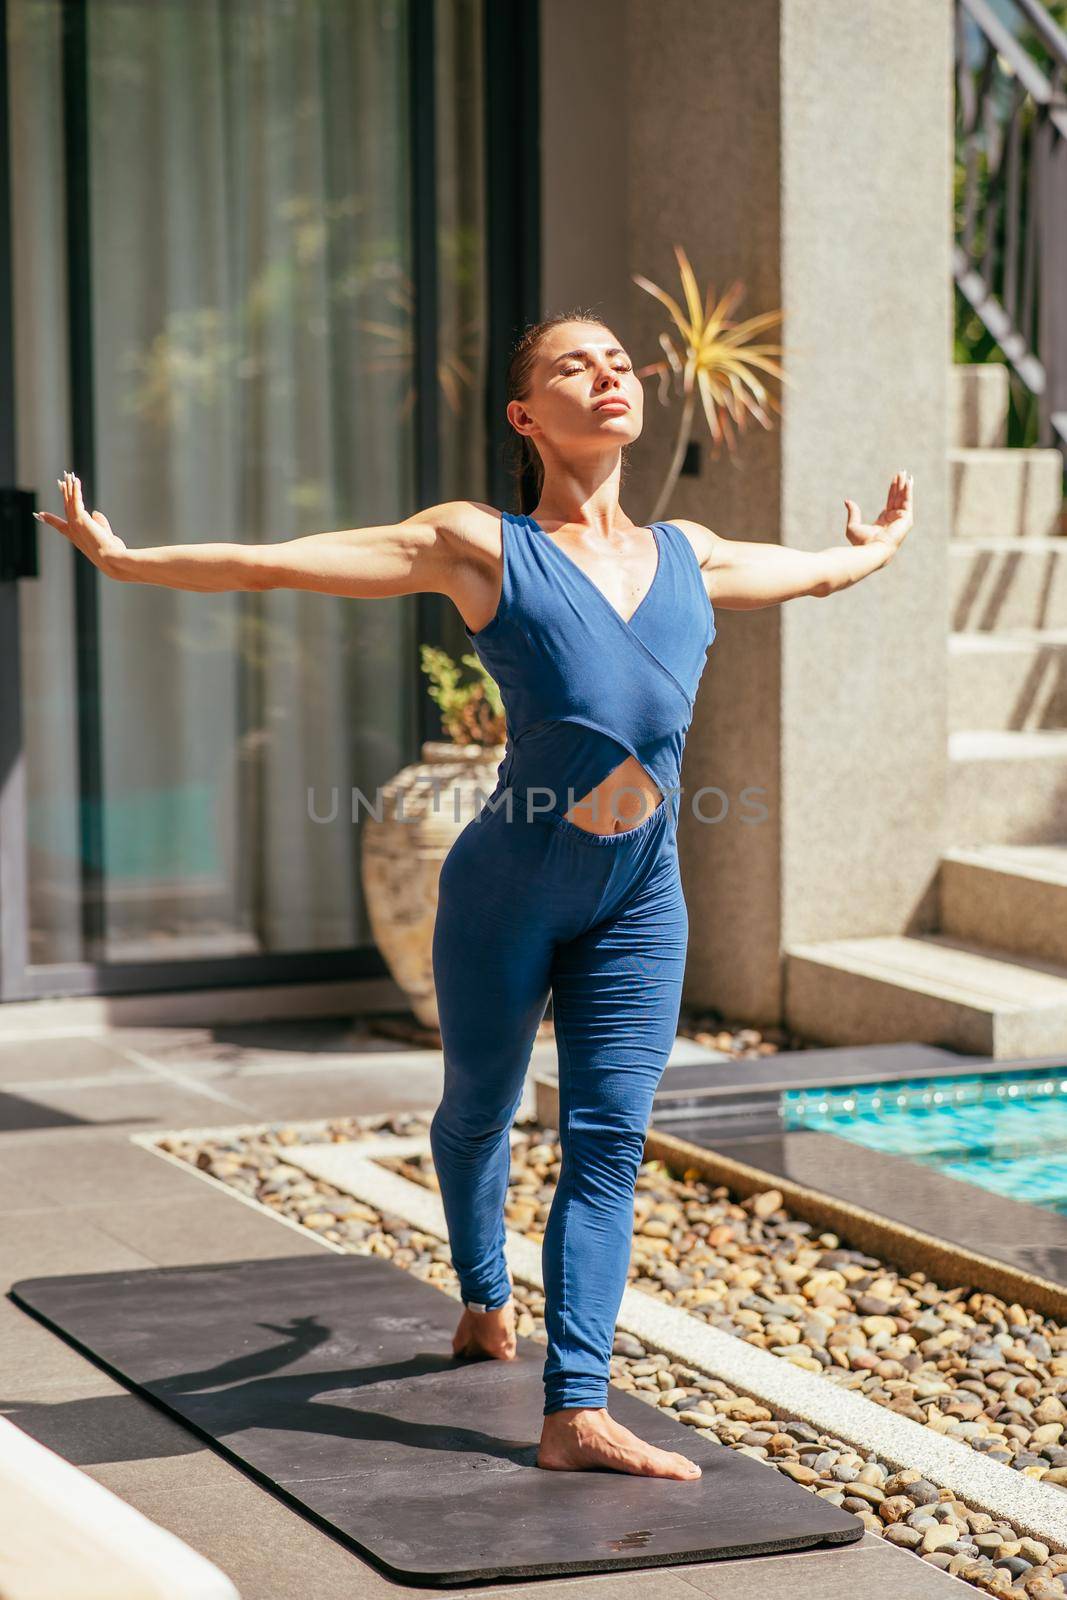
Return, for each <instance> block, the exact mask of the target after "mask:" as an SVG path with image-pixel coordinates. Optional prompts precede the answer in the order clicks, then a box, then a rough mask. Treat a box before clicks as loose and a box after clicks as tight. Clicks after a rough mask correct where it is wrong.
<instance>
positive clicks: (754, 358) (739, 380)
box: [633, 244, 789, 522]
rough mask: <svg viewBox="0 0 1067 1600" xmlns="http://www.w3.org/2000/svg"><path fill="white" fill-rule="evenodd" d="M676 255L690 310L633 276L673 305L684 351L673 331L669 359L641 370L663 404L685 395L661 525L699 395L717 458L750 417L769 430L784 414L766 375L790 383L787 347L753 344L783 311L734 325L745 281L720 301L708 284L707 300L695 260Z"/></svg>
mask: <svg viewBox="0 0 1067 1600" xmlns="http://www.w3.org/2000/svg"><path fill="white" fill-rule="evenodd" d="M674 254H675V256H676V258H677V261H678V271H679V274H680V276H681V280H682V293H683V297H684V299H685V306H686V309H685V311H683V310H682V308H681V306H680V305H679V304H678V302H677V300H676V299H675V298H674V296H673V295H671V294H668V292H667V291H666V290H665V289H661V288H660V287H659V285H658V284H656V283H653V282H652V281H651V280H650V279H649V278H646V277H644V276H643V274H642V273H639V272H635V273H634V274H633V281H634V282H635V283H636V284H637V285H638V287H639V288H642V289H645V290H647V292H648V293H649V294H651V295H654V296H655V298H656V299H657V300H659V301H660V302H661V304H662V305H664V306H666V308H667V310H668V311H669V313H670V315H671V319H672V321H673V322H674V325H675V327H676V329H677V330H678V334H679V335H680V338H681V350H678V349H676V348H675V344H674V341H673V339H672V338H671V335H670V333H669V332H667V331H664V332H663V333H661V334H660V335H659V344H660V347H661V348H662V350H663V352H664V355H665V356H666V360H665V361H654V362H652V363H651V364H650V365H649V366H646V367H641V368H639V369H638V376H639V377H642V378H648V377H658V378H659V380H660V382H659V400H660V402H661V404H664V405H665V404H667V403H668V402H669V399H670V392H671V387H672V385H671V380H672V378H673V380H674V388H675V390H676V391H677V390H680V392H681V396H682V407H681V415H680V416H679V419H678V433H677V438H676V440H675V446H674V454H673V455H672V457H671V463H670V466H669V468H668V470H667V476H666V478H665V479H664V481H663V486H662V488H661V489H660V492H659V498H658V499H657V501H656V504H655V507H654V508H653V511H652V514H651V516H650V517H649V519H648V520H649V521H650V522H656V521H658V520H659V518H660V517H661V516H662V515H663V512H664V510H665V509H666V506H667V502H668V501H669V499H670V497H671V495H672V494H673V492H674V486H675V484H676V483H677V481H678V475H679V473H680V472H681V470H682V462H683V461H684V459H685V453H686V450H687V449H688V447H689V442H690V439H691V438H692V434H693V420H694V417H695V415H696V403H697V397H698V396H699V398H700V401H701V403H702V405H703V408H704V416H705V418H706V419H707V424H708V431H709V433H710V434H711V438H712V441H713V446H714V449H713V452H712V453H713V454H718V452H719V450H720V449H721V447H722V445H723V444H724V443H725V445H726V446H727V448H728V449H729V450H731V451H732V450H734V449H735V448H736V444H737V439H738V437H739V435H740V434H741V433H742V432H743V430H744V428H745V425H746V423H747V421H748V420H749V418H750V417H755V419H756V421H757V422H758V423H759V424H760V425H761V427H764V428H770V427H771V426H772V422H771V418H770V415H769V413H770V412H771V411H778V412H780V411H781V409H782V408H781V404H780V402H779V401H778V400H777V399H776V398H775V396H774V395H773V394H771V392H770V391H769V390H768V388H767V386H766V385H765V384H764V382H763V380H762V379H761V377H760V373H761V372H762V373H767V374H768V375H769V376H771V377H773V378H777V379H778V380H779V382H781V383H783V384H784V383H787V382H788V381H789V380H788V379H787V377H786V375H785V373H784V372H783V370H782V368H781V366H780V365H779V364H778V362H776V361H774V360H773V359H772V358H773V357H774V356H775V355H782V354H783V353H784V350H783V347H782V346H781V345H777V344H753V343H752V342H751V341H752V339H753V338H754V336H755V335H756V334H758V333H762V332H763V330H764V329H765V328H769V327H771V326H773V324H774V323H776V322H780V321H781V320H782V317H783V315H784V312H783V311H781V310H778V311H763V312H760V314H759V315H758V316H755V317H749V318H748V320H747V321H745V322H734V321H733V320H732V313H733V311H734V308H735V307H736V306H737V304H738V302H739V301H740V300H741V298H742V297H743V295H744V292H745V290H744V284H743V282H742V281H741V279H739V278H738V279H736V280H735V281H734V282H733V283H732V284H731V285H730V287H729V288H728V289H727V290H726V292H725V294H724V295H723V296H722V298H721V299H720V300H718V301H716V300H715V291H714V290H713V288H712V287H711V285H710V284H709V285H708V289H707V293H706V295H705V297H704V300H703V302H702V301H701V298H700V290H699V288H698V286H697V280H696V274H695V273H694V271H693V268H692V266H691V265H690V262H689V257H688V255H687V254H686V252H685V250H684V249H683V248H682V246H681V245H678V244H676V245H675V246H674Z"/></svg>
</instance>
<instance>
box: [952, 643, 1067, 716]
mask: <svg viewBox="0 0 1067 1600" xmlns="http://www.w3.org/2000/svg"><path fill="white" fill-rule="evenodd" d="M948 718H949V729H950V731H951V732H952V733H957V732H959V731H961V730H965V729H968V728H1000V729H1008V730H1010V729H1020V728H1067V627H1065V628H1010V629H1009V628H1005V629H1004V630H1003V631H1002V632H1000V633H951V634H949V639H948Z"/></svg>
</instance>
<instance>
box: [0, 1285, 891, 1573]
mask: <svg viewBox="0 0 1067 1600" xmlns="http://www.w3.org/2000/svg"><path fill="white" fill-rule="evenodd" d="M11 1295H12V1297H13V1298H14V1299H15V1300H16V1301H17V1302H18V1303H19V1304H20V1305H22V1306H24V1307H25V1308H26V1309H27V1310H28V1311H32V1312H33V1313H34V1314H35V1315H36V1316H38V1317H39V1318H41V1319H42V1320H43V1321H44V1322H46V1323H47V1324H48V1325H49V1326H50V1327H52V1328H54V1329H55V1330H56V1331H57V1332H59V1333H61V1334H63V1335H64V1337H65V1338H67V1339H68V1340H70V1341H71V1342H73V1343H74V1344H76V1345H77V1346H78V1347H79V1348H80V1349H82V1350H84V1351H86V1352H87V1353H88V1354H89V1355H91V1356H92V1357H93V1359H94V1360H95V1361H97V1362H98V1363H100V1364H101V1365H102V1366H104V1367H106V1368H107V1369H108V1370H109V1371H111V1372H113V1373H114V1374H115V1375H116V1376H117V1377H119V1378H121V1379H122V1380H123V1382H124V1383H126V1384H128V1385H129V1386H130V1387H131V1388H134V1389H136V1390H138V1391H139V1392H141V1393H142V1394H144V1395H146V1396H148V1397H149V1398H150V1399H151V1400H153V1401H155V1402H156V1403H157V1404H159V1405H161V1406H163V1407H164V1408H165V1409H166V1410H167V1411H169V1412H172V1413H173V1414H174V1415H175V1416H176V1417H178V1418H180V1420H181V1421H182V1422H183V1423H185V1424H186V1425H187V1426H189V1427H190V1428H192V1429H194V1430H195V1431H196V1432H197V1433H198V1434H200V1435H202V1436H203V1437H204V1438H205V1439H207V1440H208V1441H209V1443H211V1444H213V1445H215V1446H216V1447H217V1448H218V1449H219V1450H221V1451H223V1452H224V1454H225V1455H227V1456H228V1457H230V1458H231V1459H232V1460H234V1461H236V1462H237V1463H238V1464H239V1465H240V1466H242V1467H243V1468H245V1469H246V1470H247V1471H248V1472H250V1473H251V1474H252V1475H253V1476H254V1477H255V1478H256V1479H257V1480H258V1481H259V1482H260V1483H262V1484H264V1485H265V1486H266V1487H268V1488H269V1489H271V1490H273V1491H274V1492H275V1493H277V1494H280V1495H281V1496H283V1497H284V1498H285V1499H286V1500H288V1501H289V1502H291V1503H292V1504H293V1505H295V1506H296V1508H297V1509H298V1510H300V1511H302V1512H304V1513H305V1514H306V1515H307V1516H310V1517H311V1518H312V1519H313V1520H314V1521H316V1522H317V1523H319V1524H321V1525H322V1526H323V1527H325V1528H326V1529H327V1530H328V1531H329V1532H330V1533H332V1534H334V1535H335V1536H336V1537H338V1538H339V1539H341V1540H343V1541H345V1542H346V1543H348V1544H349V1545H351V1546H353V1547H354V1548H355V1549H356V1550H358V1551H359V1552H360V1554H361V1555H363V1556H366V1557H367V1558H369V1559H370V1560H371V1561H373V1562H375V1563H376V1564H377V1565H378V1566H379V1567H381V1568H382V1569H383V1570H385V1571H386V1572H387V1573H389V1574H390V1575H391V1576H393V1577H395V1578H398V1579H400V1580H402V1581H406V1582H409V1583H413V1584H418V1585H423V1586H426V1585H447V1584H462V1583H471V1582H476V1581H477V1580H479V1579H491V1578H503V1577H527V1576H531V1577H535V1576H538V1577H539V1576H545V1575H550V1574H554V1573H568V1572H601V1571H611V1570H614V1569H616V1568H619V1569H621V1568H628V1567H655V1566H667V1565H673V1564H675V1563H678V1562H687V1561H703V1560H713V1559H715V1558H717V1557H725V1556H741V1555H749V1554H753V1555H754V1554H767V1553H769V1552H774V1551H780V1550H802V1549H806V1548H810V1547H812V1546H815V1545H827V1544H850V1543H851V1542H852V1541H853V1540H856V1539H859V1538H860V1537H861V1536H862V1534H863V1525H862V1524H861V1523H860V1522H859V1520H858V1519H857V1518H856V1517H853V1516H851V1515H849V1514H848V1513H847V1512H845V1511H842V1510H840V1509H838V1508H837V1507H835V1506H832V1505H830V1504H829V1503H828V1502H827V1501H825V1500H820V1499H819V1498H818V1497H817V1496H816V1495H813V1494H811V1493H809V1492H808V1491H807V1490H805V1489H802V1488H800V1487H799V1486H798V1485H797V1484H795V1483H792V1482H791V1481H790V1480H789V1479H788V1478H786V1477H783V1476H782V1475H781V1474H780V1473H778V1472H777V1471H775V1470H774V1469H773V1468H771V1467H767V1466H765V1465H763V1464H762V1463H760V1462H758V1461H755V1460H752V1459H751V1458H750V1457H748V1456H744V1455H740V1454H738V1452H737V1451H735V1450H730V1449H728V1448H727V1447H726V1446H724V1445H720V1444H717V1443H715V1442H713V1441H712V1440H710V1439H704V1438H702V1437H701V1436H700V1435H699V1434H698V1433H696V1432H695V1431H694V1430H693V1429H692V1428H689V1427H687V1426H686V1425H685V1424H684V1423H680V1422H678V1421H676V1420H674V1419H673V1418H672V1417H671V1416H670V1414H669V1413H668V1412H667V1411H664V1410H657V1409H656V1408H654V1407H652V1406H649V1405H646V1404H645V1403H644V1402H642V1401H640V1400H636V1399H634V1398H633V1397H632V1396H631V1395H628V1394H625V1393H624V1392H622V1391H621V1390H619V1389H616V1388H612V1389H611V1390H610V1394H609V1402H608V1409H609V1411H610V1413H611V1415H612V1416H614V1417H616V1418H617V1419H618V1421H620V1422H622V1423H624V1424H625V1425H626V1426H627V1427H630V1428H632V1429H633V1431H634V1432H635V1433H637V1434H639V1435H640V1436H641V1437H642V1438H644V1439H647V1440H649V1441H650V1442H651V1443H653V1444H657V1445H661V1446H663V1447H664V1448H666V1449H672V1450H679V1451H681V1452H683V1453H684V1454H685V1455H687V1456H689V1457H690V1458H691V1459H692V1460H695V1461H698V1462H699V1464H700V1466H701V1468H702V1469H703V1475H702V1476H701V1477H700V1478H698V1479H696V1480H693V1481H691V1482H686V1481H681V1480H673V1479H662V1478H660V1479H657V1478H641V1477H635V1476H632V1475H629V1474H624V1473H617V1472H611V1471H606V1470H595V1471H581V1472H553V1471H547V1470H545V1469H543V1468H540V1467H537V1466H535V1465H534V1458H535V1455H536V1452H537V1441H538V1438H539V1436H540V1432H541V1421H542V1406H543V1404H544V1399H543V1391H542V1386H541V1370H542V1367H543V1364H544V1359H545V1347H544V1346H543V1345H541V1344H536V1343H535V1342H534V1341H533V1340H532V1339H520V1340H519V1355H518V1358H517V1359H516V1360H515V1361H510V1362H508V1361H492V1360H474V1361H470V1360H460V1359H457V1358H456V1357H455V1356H453V1355H452V1350H451V1338H452V1334H453V1332H454V1330H455V1328H456V1325H457V1322H458V1320H459V1315H460V1307H459V1305H458V1303H457V1302H456V1301H455V1300H453V1299H452V1298H451V1297H450V1296H448V1295H446V1294H443V1293H442V1292H441V1291H440V1290H439V1289H435V1288H434V1287H433V1286H432V1285H431V1284H428V1283H424V1282H422V1281H421V1280H419V1279H418V1278H415V1277H413V1276H412V1275H411V1274H410V1273H409V1272H406V1271H405V1270H404V1269H403V1268H402V1267H397V1266H394V1264H393V1263H392V1262H391V1261H385V1260H382V1259H380V1258H378V1257H376V1256H356V1255H352V1256H339V1255H333V1254H331V1255H325V1254H324V1255H323V1256H322V1257H321V1258H320V1257H318V1256H307V1255H300V1256H290V1257H282V1258H279V1259H276V1260H255V1261H232V1262H223V1263H218V1264H216V1263H211V1264H205V1265H203V1266H191V1267H159V1268H149V1269H144V1270H139V1271H136V1272H91V1273H76V1274H73V1275H70V1276H63V1277H51V1278H23V1279H22V1280H21V1281H20V1282H19V1283H16V1284H15V1285H14V1287H13V1288H12V1290H11Z"/></svg>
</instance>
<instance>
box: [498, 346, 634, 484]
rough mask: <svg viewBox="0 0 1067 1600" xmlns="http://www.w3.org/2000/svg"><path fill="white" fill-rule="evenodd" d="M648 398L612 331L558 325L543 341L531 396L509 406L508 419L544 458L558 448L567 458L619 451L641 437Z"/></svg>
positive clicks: (515, 401)
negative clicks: (575, 455)
mask: <svg viewBox="0 0 1067 1600" xmlns="http://www.w3.org/2000/svg"><path fill="white" fill-rule="evenodd" d="M644 400H645V396H644V390H643V389H642V387H641V380H640V379H639V378H638V377H637V375H636V374H635V372H634V370H633V363H632V362H631V360H630V357H629V355H628V353H627V352H626V350H625V349H624V348H622V346H621V344H620V341H619V339H618V338H617V337H616V335H615V334H614V333H612V331H611V329H610V328H604V327H601V325H600V323H598V322H559V323H557V324H556V325H555V327H553V328H550V329H549V331H548V333H547V334H546V335H545V337H544V338H543V339H542V340H541V343H540V346H539V348H538V352H537V360H536V363H535V365H534V369H533V373H532V376H531V381H530V390H529V393H528V395H527V397H526V399H525V400H512V401H510V402H509V403H508V418H509V420H510V422H511V424H512V426H513V427H516V428H517V429H518V431H519V432H520V433H525V434H527V435H528V436H529V437H530V438H531V439H532V440H533V442H534V443H535V444H536V445H537V447H538V449H539V450H540V451H541V454H542V456H544V454H545V453H546V450H547V451H548V452H549V453H551V451H552V450H553V449H554V448H555V449H557V450H559V451H561V452H562V453H564V454H566V455H573V454H574V453H576V452H580V453H582V454H585V453H587V452H589V451H593V452H601V451H605V450H606V451H612V452H614V451H617V450H619V449H621V448H622V446H623V445H628V444H632V443H633V441H634V440H635V439H636V438H638V437H639V435H640V433H641V428H642V426H643V420H644ZM605 401H612V402H615V401H617V402H620V403H618V404H614V403H613V404H603V402H605ZM622 402H625V404H622Z"/></svg>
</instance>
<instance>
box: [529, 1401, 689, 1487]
mask: <svg viewBox="0 0 1067 1600" xmlns="http://www.w3.org/2000/svg"><path fill="white" fill-rule="evenodd" d="M537 1465H538V1466H539V1467H550V1468H554V1469H557V1470H561V1471H568V1470H569V1471H575V1470H580V1469H581V1468H582V1467H610V1468H612V1469H613V1470H614V1471H616V1472H633V1473H637V1474H639V1475H640V1476H641V1477H645V1478H699V1477H700V1476H701V1472H700V1468H699V1467H698V1466H697V1464H696V1462H695V1461H690V1460H689V1458H688V1456H680V1455H677V1454H676V1453H675V1452H674V1451H673V1450H660V1449H658V1448H657V1446H656V1445H653V1444H646V1443H645V1441H644V1440H643V1439H639V1438H638V1437H637V1435H636V1433H631V1432H630V1430H629V1428H624V1427H623V1425H622V1423H621V1422H616V1421H615V1419H614V1417H610V1416H609V1415H608V1412H607V1408H606V1407H601V1408H600V1409H599V1410H594V1409H593V1408H592V1407H579V1406H575V1407H573V1408H569V1407H565V1408H564V1409H563V1410H562V1411H550V1412H549V1413H548V1415H547V1416H546V1417H545V1421H544V1427H543V1429H542V1432H541V1444H540V1448H539V1449H538V1452H537Z"/></svg>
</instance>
